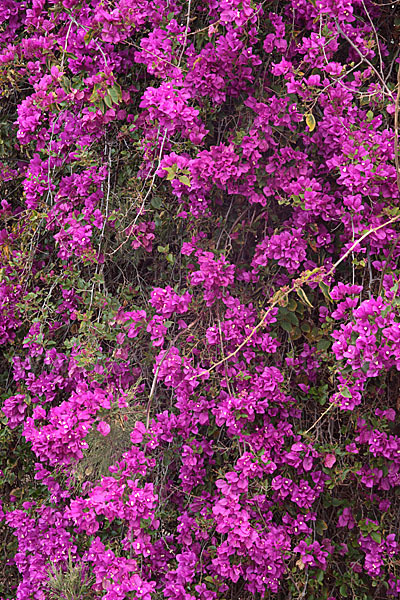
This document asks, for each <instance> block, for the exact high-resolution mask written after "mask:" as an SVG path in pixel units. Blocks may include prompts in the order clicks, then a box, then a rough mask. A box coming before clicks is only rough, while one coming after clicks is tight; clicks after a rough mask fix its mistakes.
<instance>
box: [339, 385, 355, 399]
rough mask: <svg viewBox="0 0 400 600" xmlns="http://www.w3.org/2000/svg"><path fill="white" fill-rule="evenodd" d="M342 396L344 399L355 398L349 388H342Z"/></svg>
mask: <svg viewBox="0 0 400 600" xmlns="http://www.w3.org/2000/svg"><path fill="white" fill-rule="evenodd" d="M340 394H341V395H342V396H343V398H352V397H353V396H352V395H351V391H350V390H349V388H348V387H347V386H344V387H342V389H341V390H340Z"/></svg>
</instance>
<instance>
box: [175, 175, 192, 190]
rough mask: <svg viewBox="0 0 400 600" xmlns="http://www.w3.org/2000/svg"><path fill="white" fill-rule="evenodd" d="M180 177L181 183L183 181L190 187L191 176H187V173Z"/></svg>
mask: <svg viewBox="0 0 400 600" xmlns="http://www.w3.org/2000/svg"><path fill="white" fill-rule="evenodd" d="M178 179H179V181H180V182H181V183H183V185H187V186H188V187H190V185H191V183H190V179H189V177H187V176H186V175H180V177H178Z"/></svg>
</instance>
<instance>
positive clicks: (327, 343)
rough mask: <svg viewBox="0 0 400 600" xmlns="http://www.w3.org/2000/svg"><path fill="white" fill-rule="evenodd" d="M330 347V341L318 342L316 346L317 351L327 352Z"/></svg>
mask: <svg viewBox="0 0 400 600" xmlns="http://www.w3.org/2000/svg"><path fill="white" fill-rule="evenodd" d="M330 345H331V341H330V340H319V342H318V344H317V350H328V348H329V347H330Z"/></svg>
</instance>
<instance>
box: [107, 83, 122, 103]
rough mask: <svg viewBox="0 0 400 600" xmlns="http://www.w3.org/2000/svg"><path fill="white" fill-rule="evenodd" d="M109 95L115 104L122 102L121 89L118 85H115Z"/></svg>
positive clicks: (109, 90) (110, 89)
mask: <svg viewBox="0 0 400 600" xmlns="http://www.w3.org/2000/svg"><path fill="white" fill-rule="evenodd" d="M108 94H109V95H110V97H111V99H112V101H113V102H114V104H119V103H120V101H121V88H120V86H119V85H118V83H115V84H114V85H113V87H111V88H109V89H108Z"/></svg>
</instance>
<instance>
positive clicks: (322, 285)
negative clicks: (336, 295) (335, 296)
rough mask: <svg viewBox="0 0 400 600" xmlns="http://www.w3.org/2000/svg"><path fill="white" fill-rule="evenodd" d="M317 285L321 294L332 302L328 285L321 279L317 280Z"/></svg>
mask: <svg viewBox="0 0 400 600" xmlns="http://www.w3.org/2000/svg"><path fill="white" fill-rule="evenodd" d="M319 287H320V290H321V292H322V293H323V295H324V296H325V298H326V299H327V300H328V302H333V300H332V296H331V293H330V290H329V286H328V285H326V283H324V282H323V281H320V282H319Z"/></svg>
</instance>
